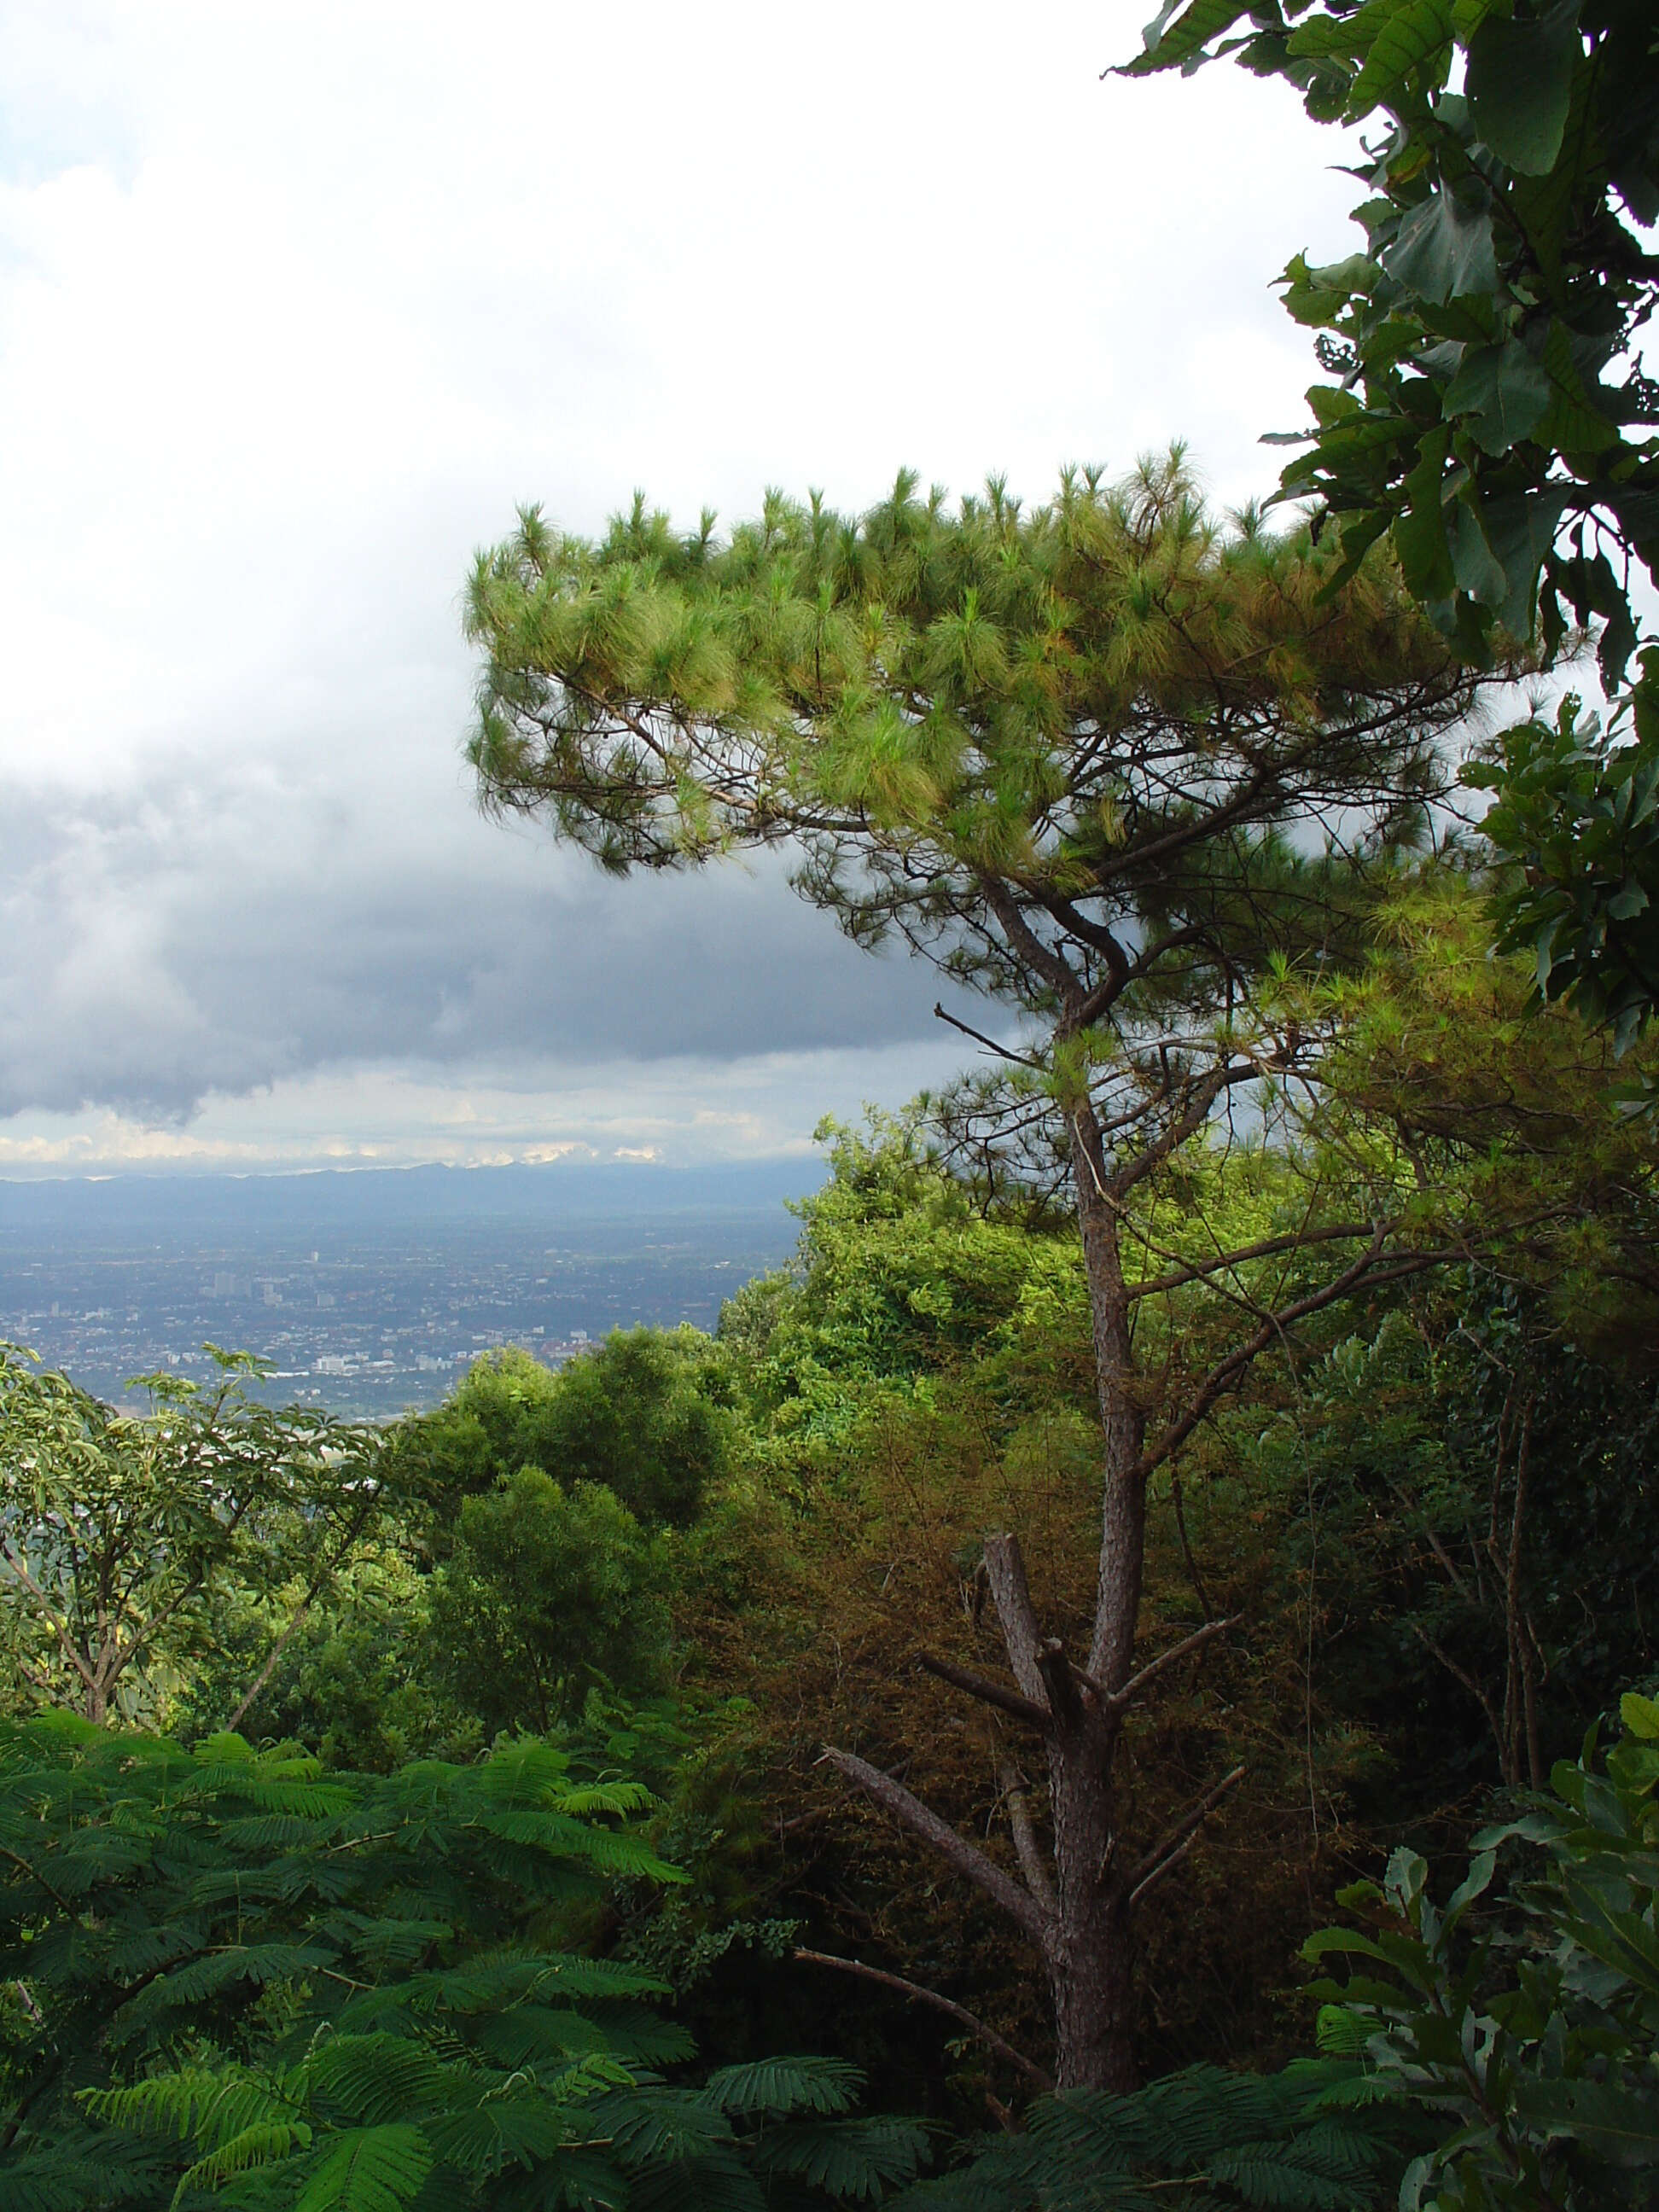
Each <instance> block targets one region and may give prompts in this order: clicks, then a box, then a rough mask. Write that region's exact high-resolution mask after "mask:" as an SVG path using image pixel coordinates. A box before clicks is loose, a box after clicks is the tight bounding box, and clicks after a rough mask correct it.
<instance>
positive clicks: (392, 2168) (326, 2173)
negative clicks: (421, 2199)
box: [294, 2125, 432, 2212]
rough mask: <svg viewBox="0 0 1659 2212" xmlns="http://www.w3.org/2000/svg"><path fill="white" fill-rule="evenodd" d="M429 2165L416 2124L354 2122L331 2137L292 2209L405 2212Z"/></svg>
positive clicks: (428, 2154)
mask: <svg viewBox="0 0 1659 2212" xmlns="http://www.w3.org/2000/svg"><path fill="white" fill-rule="evenodd" d="M431 2168H432V2152H431V2148H430V2147H429V2145H428V2142H427V2140H426V2137H425V2136H423V2135H422V2132H421V2130H419V2129H418V2128H414V2127H409V2126H400V2125H393V2126H388V2127H374V2128H353V2129H351V2130H349V2131H348V2132H347V2133H345V2134H343V2135H342V2136H339V2137H338V2139H337V2141H336V2142H334V2144H333V2146H332V2148H331V2149H330V2150H329V2152H328V2154H327V2155H326V2157H325V2159H324V2160H323V2161H322V2163H321V2165H320V2166H319V2167H318V2168H317V2171H316V2172H315V2173H313V2175H312V2177H311V2179H310V2180H309V2181H308V2182H307V2184H306V2186H305V2188H304V2190H303V2191H301V2195H300V2197H299V2199H298V2201H297V2202H296V2203H295V2208H294V2212H404V2207H405V2206H407V2205H409V2204H410V2203H413V2202H414V2200H415V2198H416V2196H417V2195H418V2194H419V2193H420V2189H421V2185H422V2183H423V2182H424V2181H425V2179H426V2177H427V2175H428V2172H430V2171H431Z"/></svg>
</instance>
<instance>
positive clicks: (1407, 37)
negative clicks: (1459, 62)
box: [1347, 0, 1452, 123]
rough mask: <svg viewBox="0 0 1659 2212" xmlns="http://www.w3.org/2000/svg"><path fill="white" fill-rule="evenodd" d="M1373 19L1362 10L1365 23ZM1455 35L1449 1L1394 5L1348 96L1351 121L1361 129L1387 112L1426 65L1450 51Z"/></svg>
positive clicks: (1397, 0) (1401, 0)
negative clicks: (1381, 110) (1375, 113)
mask: <svg viewBox="0 0 1659 2212" xmlns="http://www.w3.org/2000/svg"><path fill="white" fill-rule="evenodd" d="M1375 5H1376V0H1373V7H1375ZM1371 13H1372V8H1367V9H1363V10H1362V11H1361V14H1362V20H1363V18H1364V16H1366V15H1370V14H1371ZM1357 27H1358V26H1356V28H1357ZM1451 35H1452V22H1451V5H1450V0H1392V4H1391V5H1389V6H1388V8H1387V12H1386V14H1383V15H1381V20H1380V21H1379V22H1378V26H1377V28H1376V33H1374V35H1373V36H1372V39H1371V43H1370V52H1369V53H1368V54H1367V55H1366V57H1365V65H1364V68H1363V69H1362V70H1360V72H1359V74H1358V76H1357V77H1356V78H1355V79H1354V82H1353V88H1352V91H1351V92H1350V93H1349V94H1348V103H1347V112H1348V115H1349V118H1350V119H1351V120H1352V121H1353V122H1356V123H1357V122H1358V121H1359V119H1360V118H1361V117H1362V116H1366V115H1369V114H1370V112H1371V110H1372V108H1374V107H1381V106H1386V105H1387V103H1388V102H1389V100H1392V99H1393V98H1394V96H1395V94H1396V93H1397V92H1398V91H1399V90H1400V89H1401V87H1402V86H1403V85H1404V84H1405V83H1406V82H1407V79H1408V78H1409V77H1411V76H1414V75H1415V74H1416V73H1417V71H1418V70H1420V69H1421V68H1422V67H1423V66H1424V64H1425V63H1427V62H1430V61H1432V60H1433V59H1435V58H1436V57H1437V56H1440V55H1443V54H1446V53H1447V52H1449V48H1450V46H1451Z"/></svg>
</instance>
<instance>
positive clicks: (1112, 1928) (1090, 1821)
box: [1048, 1715, 1139, 2094]
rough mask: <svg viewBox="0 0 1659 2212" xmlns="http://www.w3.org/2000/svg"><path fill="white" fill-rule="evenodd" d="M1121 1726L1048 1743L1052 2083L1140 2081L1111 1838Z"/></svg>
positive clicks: (1123, 1896)
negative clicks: (1052, 1877)
mask: <svg viewBox="0 0 1659 2212" xmlns="http://www.w3.org/2000/svg"><path fill="white" fill-rule="evenodd" d="M1115 1735H1116V1731H1115V1728H1114V1729H1112V1730H1111V1732H1110V1733H1109V1734H1108V1733H1107V1732H1105V1731H1104V1730H1103V1729H1102V1727H1101V1725H1100V1723H1099V1720H1098V1717H1097V1716H1094V1715H1089V1716H1086V1717H1085V1722H1084V1725H1083V1727H1082V1729H1080V1730H1079V1732H1078V1733H1077V1734H1076V1735H1072V1736H1068V1737H1066V1738H1060V1739H1055V1740H1054V1741H1051V1743H1050V1747H1049V1755H1048V1756H1049V1765H1048V1776H1049V1812H1050V1819H1051V1820H1052V1823H1053V1834H1054V1875H1055V1881H1054V1889H1055V1903H1056V1906H1057V1908H1058V1909H1057V1911H1056V1913H1055V1917H1054V1933H1053V1937H1052V1941H1051V1943H1050V1946H1049V1950H1048V1986H1049V1992H1050V1996H1051V1999H1052V2002H1053V2006H1054V2079H1055V2081H1056V2083H1057V2085H1058V2086H1059V2087H1060V2088H1062V2089H1109V2090H1112V2091H1114V2092H1115V2093H1119V2094H1121V2093H1124V2092H1126V2091H1127V2090H1130V2089H1133V2088H1134V2087H1136V2085H1137V2081H1138V2079H1139V2076H1138V2072H1137V2069H1136V2065H1135V2055H1134V1951H1133V1929H1132V1928H1131V1926H1130V1921H1129V1901H1128V1897H1127V1891H1126V1887H1125V1884H1124V1881H1123V1877H1122V1874H1121V1870H1120V1869H1119V1868H1118V1866H1117V1864H1116V1859H1117V1852H1116V1849H1115V1837H1114V1834H1113V1827H1112V1814H1113V1798H1114V1790H1113V1778H1112V1765H1113V1755H1114V1753H1115V1749H1116V1742H1115Z"/></svg>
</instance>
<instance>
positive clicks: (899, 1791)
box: [823, 1745, 1049, 1958]
mask: <svg viewBox="0 0 1659 2212" xmlns="http://www.w3.org/2000/svg"><path fill="white" fill-rule="evenodd" d="M823 1756H824V1758H825V1759H828V1760H829V1764H830V1765H832V1766H833V1767H835V1768H836V1770H837V1771H839V1772H841V1773H842V1774H844V1775H845V1776H846V1777H847V1779H848V1781H849V1782H851V1783H854V1784H856V1785H857V1786H858V1788H859V1789H860V1790H863V1792H864V1794H865V1796H866V1797H870V1798H872V1799H873V1800H874V1801H875V1802H876V1803H877V1804H878V1805H879V1806H880V1807H881V1808H882V1810H883V1811H884V1813H890V1814H892V1815H893V1817H894V1819H895V1820H899V1821H902V1823H903V1825H904V1826H906V1827H907V1828H908V1829H909V1830H910V1832H911V1833H912V1834H913V1835H917V1836H920V1837H921V1839H922V1841H923V1842H924V1843H925V1844H931V1845H932V1846H933V1849H934V1850H936V1851H937V1852H938V1853H939V1857H941V1858H943V1859H945V1860H947V1861H948V1862H949V1863H950V1864H951V1866H953V1867H954V1868H955V1869H956V1870H957V1873H958V1874H959V1875H963V1876H964V1877H965V1878H966V1879H967V1880H968V1881H971V1882H972V1883H973V1884H974V1886H975V1888H976V1889H980V1890H982V1891H983V1892H984V1893H985V1895H986V1896H987V1897H988V1898H989V1899H991V1901H992V1903H993V1904H994V1905H1000V1906H1001V1908H1002V1910H1003V1911H1005V1912H1006V1914H1007V1915H1008V1917H1009V1918H1010V1919H1011V1920H1013V1921H1015V1922H1017V1923H1018V1925H1019V1926H1020V1927H1021V1928H1023V1929H1024V1931H1025V1933H1026V1934H1027V1935H1028V1936H1030V1939H1031V1941H1032V1942H1034V1943H1035V1944H1036V1946H1037V1948H1038V1949H1039V1950H1040V1951H1041V1952H1042V1954H1043V1955H1044V1957H1045V1958H1046V1957H1047V1955H1048V1933H1049V1922H1048V1914H1047V1913H1046V1912H1045V1911H1043V1909H1042V1906H1041V1905H1039V1904H1038V1903H1037V1901H1036V1898H1034V1897H1033V1896H1032V1895H1031V1893H1030V1891H1029V1890H1027V1889H1024V1888H1022V1887H1021V1886H1020V1884H1019V1883H1018V1882H1017V1881H1015V1880H1014V1879H1013V1877H1012V1875H1006V1874H1004V1872H1003V1871H1002V1869H1001V1868H1000V1866H998V1865H996V1864H995V1863H994V1862H993V1861H992V1860H990V1859H987V1857H986V1856H985V1854H984V1852H983V1851H981V1850H976V1849H975V1846H974V1845H973V1844H970V1843H969V1842H968V1841H967V1840H966V1838H964V1837H962V1836H959V1835H958V1834H957V1832H956V1830H955V1829H954V1828H953V1827H951V1826H949V1824H948V1823H947V1822H945V1821H944V1820H940V1818H939V1814H937V1813H934V1812H932V1811H930V1810H929V1808H927V1806H926V1805H924V1804H923V1803H922V1802H921V1798H920V1797H917V1796H914V1795H913V1794H912V1793H911V1792H910V1791H909V1790H907V1789H906V1788H905V1786H904V1784H902V1782H896V1781H894V1779H893V1778H892V1776H891V1775H890V1774H884V1773H883V1772H882V1771H881V1770H880V1768H879V1767H876V1766H872V1765H871V1764H870V1762H869V1760H868V1759H860V1758H857V1757H856V1756H855V1755H854V1753H852V1752H850V1751H837V1750H836V1748H835V1747H834V1746H833V1745H826V1746H825V1747H824V1752H823Z"/></svg>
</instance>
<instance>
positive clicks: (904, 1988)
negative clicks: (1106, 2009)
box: [789, 1950, 1054, 2091]
mask: <svg viewBox="0 0 1659 2212" xmlns="http://www.w3.org/2000/svg"><path fill="white" fill-rule="evenodd" d="M789 1955H790V1957H791V1958H792V1959H799V1960H802V1961H803V1962H804V1963H805V1965H807V1966H833V1967H835V1968H836V1972H838V1973H842V1974H856V1975H857V1976H858V1977H859V1979H860V1981H865V1982H879V1983H880V1984H881V1986H882V1987H883V1988H884V1989H887V1990H898V1992H899V1994H900V1995H901V1996H907V1997H912V1998H914V1999H915V2002H917V2003H918V2004H928V2005H932V2006H933V2007H934V2008H935V2009H936V2010H938V2011H939V2012H942V2013H948V2014H949V2015H950V2017H951V2019H952V2020H955V2021H961V2023H962V2025H963V2027H965V2028H966V2029H967V2030H968V2032H969V2034H970V2035H976V2036H977V2037H978V2038H979V2039H980V2041H981V2043H982V2044H983V2045H985V2047H986V2049H987V2051H995V2052H996V2053H997V2055H998V2057H1000V2058H1006V2060H1007V2061H1008V2063H1009V2064H1010V2065H1011V2066H1017V2067H1018V2069H1019V2070H1020V2072H1021V2073H1022V2074H1024V2075H1025V2076H1026V2077H1027V2079H1028V2080H1030V2081H1034V2082H1035V2083H1036V2087H1038V2088H1039V2089H1042V2090H1044V2091H1051V2090H1052V2089H1053V2087H1054V2076H1053V2075H1051V2074H1045V2073H1044V2072H1043V2070H1042V2067H1040V2066H1039V2065H1037V2064H1036V2062H1035V2061H1034V2060H1032V2059H1030V2058H1027V2057H1026V2056H1025V2055H1024V2052H1023V2051H1016V2050H1015V2048H1014V2046H1013V2045H1012V2043H1009V2042H1007V2041H1006V2039H1004V2038H1003V2037H1002V2036H1000V2035H999V2034H998V2033H997V2032H996V2030H995V2028H994V2027H987V2026H986V2024H985V2022H984V2021H982V2020H981V2019H980V2018H979V2016H978V2015H977V2014H975V2013H971V2012H969V2009H968V2008H967V2006H966V2005H959V2004H958V2003H957V2001H956V1999H955V1998H954V1997H947V1996H940V1994H939V1991H938V1990H930V1989H925V1988H924V1987H923V1986H922V1984H921V1983H920V1982H911V1981H907V1980H906V1979H905V1978H904V1976H903V1975H902V1974H890V1973H889V1972H887V1971H886V1969H885V1968H884V1967H882V1966H866V1965H865V1963H864V1961H863V1960H862V1959H838V1958H837V1957H836V1954H834V1952H832V1951H801V1950H797V1951H792V1952H791V1953H790V1954H789Z"/></svg>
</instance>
